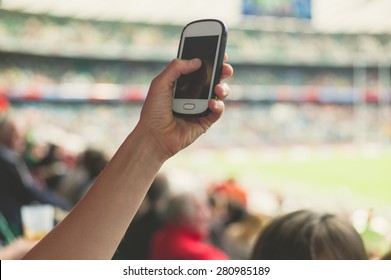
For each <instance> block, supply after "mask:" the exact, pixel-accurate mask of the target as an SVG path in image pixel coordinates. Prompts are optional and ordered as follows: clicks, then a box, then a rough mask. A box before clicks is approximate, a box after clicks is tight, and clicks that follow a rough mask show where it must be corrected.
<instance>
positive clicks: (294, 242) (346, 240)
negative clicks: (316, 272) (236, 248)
mask: <svg viewBox="0 0 391 280" xmlns="http://www.w3.org/2000/svg"><path fill="white" fill-rule="evenodd" d="M252 259H259V260H365V259H368V256H367V253H366V250H365V247H364V243H363V241H362V239H361V236H360V235H359V233H358V232H357V231H356V230H355V228H354V227H353V226H352V225H351V224H350V223H349V222H346V221H343V220H341V219H339V218H337V217H336V216H334V215H331V214H320V213H316V212H313V211H309V210H300V211H295V212H292V213H288V214H286V215H283V216H281V217H278V218H276V219H274V220H273V221H272V222H271V223H270V224H268V225H267V226H266V227H265V228H264V229H263V230H262V233H261V234H260V236H259V238H258V240H257V241H256V244H255V247H254V250H253V253H252Z"/></svg>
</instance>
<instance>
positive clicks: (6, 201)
mask: <svg viewBox="0 0 391 280" xmlns="http://www.w3.org/2000/svg"><path fill="white" fill-rule="evenodd" d="M22 150H23V137H22V135H21V133H20V131H19V129H18V127H17V126H16V124H15V123H14V122H13V121H12V120H10V119H6V118H5V119H1V120H0V182H1V183H0V212H1V213H2V214H3V215H4V217H5V218H6V220H7V222H8V223H9V224H10V227H11V228H13V229H15V230H17V231H19V234H21V233H22V223H21V217H20V207H21V206H22V205H25V204H30V203H32V202H41V203H48V204H52V205H54V206H57V207H59V208H61V209H64V210H69V209H70V204H69V203H68V202H67V201H66V200H64V199H63V198H62V197H60V196H59V195H57V194H56V193H54V192H52V191H50V190H49V189H48V188H47V186H45V185H43V184H41V183H40V182H39V181H37V180H35V178H34V177H33V176H32V175H31V173H30V171H29V170H28V168H27V166H26V164H25V162H24V161H23V159H22V158H21V152H22ZM17 235H18V234H17Z"/></svg>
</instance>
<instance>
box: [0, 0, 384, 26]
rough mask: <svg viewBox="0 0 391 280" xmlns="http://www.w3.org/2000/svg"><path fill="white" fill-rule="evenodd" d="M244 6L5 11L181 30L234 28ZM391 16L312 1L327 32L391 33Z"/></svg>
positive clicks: (365, 0)
mask: <svg viewBox="0 0 391 280" xmlns="http://www.w3.org/2000/svg"><path fill="white" fill-rule="evenodd" d="M242 1H243V0H213V1H211V0H197V1H191V2H190V1H186V0H163V1H156V0H110V1H101V0H66V1H64V0H38V1H37V0H0V2H1V7H2V8H3V9H7V10H18V11H23V12H28V13H40V14H41V13H45V14H51V15H55V16H65V17H75V18H84V19H85V18H87V19H98V20H114V21H139V22H152V23H173V24H181V25H182V24H185V23H187V22H189V21H191V20H194V19H198V18H207V17H214V18H220V19H222V20H224V21H225V22H226V23H227V24H228V25H229V26H237V25H239V24H241V23H242V22H243V21H242V19H243V16H242V9H241V5H242ZM287 1H289V0H287ZM390 13H391V1H390V0H312V26H313V27H314V29H315V30H319V31H322V32H347V33H349V32H352V33H361V32H365V33H367V32H368V33H391V16H390Z"/></svg>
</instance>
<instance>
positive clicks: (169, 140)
mask: <svg viewBox="0 0 391 280" xmlns="http://www.w3.org/2000/svg"><path fill="white" fill-rule="evenodd" d="M226 60H227V55H225V57H224V61H226ZM200 67H201V61H200V60H199V59H197V58H196V59H192V60H180V59H175V60H173V61H172V62H171V63H170V64H169V65H168V66H167V67H166V68H165V69H164V70H163V71H162V72H161V73H160V74H159V75H158V76H157V77H156V78H155V79H154V80H153V81H152V83H151V86H150V88H149V91H148V96H147V98H146V100H145V104H144V106H143V109H142V111H141V117H140V121H139V123H138V124H137V127H136V129H142V130H144V131H145V132H146V133H148V134H149V135H150V137H152V138H153V139H154V140H155V143H156V145H158V146H160V149H159V150H160V151H161V152H162V154H161V156H162V159H168V158H169V157H171V156H173V155H174V154H176V153H177V152H179V151H180V150H182V149H184V148H185V147H187V146H188V145H190V144H191V143H193V142H194V141H195V140H196V139H197V138H198V137H199V136H200V135H201V134H202V133H205V132H206V131H207V130H208V129H209V127H211V126H212V124H213V123H215V122H216V121H217V120H218V119H219V118H220V117H221V115H222V114H223V112H224V109H225V106H224V102H223V101H224V99H225V98H226V97H227V96H228V94H229V91H230V88H229V86H228V85H227V84H225V83H220V84H218V85H216V87H215V94H216V97H217V98H216V99H211V100H209V109H210V111H211V112H210V113H209V114H208V115H206V116H203V117H194V118H180V117H177V116H174V115H173V113H172V98H173V88H174V84H175V81H176V80H177V79H178V78H179V77H180V76H181V75H183V74H189V73H191V72H193V71H196V70H197V69H198V68H200ZM232 75H233V68H232V66H231V65H229V64H226V63H224V64H223V68H222V75H221V82H222V81H223V80H225V79H227V78H229V77H231V76H232Z"/></svg>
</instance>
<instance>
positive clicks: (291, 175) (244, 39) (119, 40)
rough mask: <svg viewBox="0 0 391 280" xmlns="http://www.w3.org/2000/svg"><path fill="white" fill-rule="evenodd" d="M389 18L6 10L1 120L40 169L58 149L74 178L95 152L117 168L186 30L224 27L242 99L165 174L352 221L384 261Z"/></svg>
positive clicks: (371, 11) (27, 0) (123, 3)
mask: <svg viewBox="0 0 391 280" xmlns="http://www.w3.org/2000/svg"><path fill="white" fill-rule="evenodd" d="M390 12H391V1H389V0H344V1H338V0H278V1H277V0H275V1H271V0H214V1H210V0H197V1H183V0H165V1H152V0H111V1H95V0H84V1H77V0H67V1H60V0H39V1H32V0H1V1H0V111H1V114H9V115H12V116H13V118H15V119H16V120H17V122H18V125H19V126H20V127H22V128H23V130H24V132H25V133H26V140H27V142H28V144H29V147H30V149H31V150H30V151H31V152H30V154H29V156H30V160H32V161H34V160H35V161H37V160H38V159H41V158H43V157H44V155H45V153H46V152H47V151H48V149H49V147H50V146H51V145H55V146H56V147H59V149H60V150H61V155H62V157H61V160H62V163H63V165H61V171H60V173H61V174H63V175H64V174H65V173H67V172H68V169H70V168H71V167H72V165H74V164H75V161H76V159H77V158H78V157H79V156H80V154H82V153H83V152H85V151H86V150H87V149H91V148H93V149H95V150H99V151H101V152H102V153H104V154H105V155H106V156H107V157H108V158H110V157H111V156H112V155H113V153H114V152H115V150H116V149H117V148H118V147H119V145H120V144H121V143H122V141H123V140H124V139H125V137H126V136H127V134H128V133H129V132H130V131H131V130H132V128H133V127H134V126H135V124H136V122H137V120H138V117H139V113H140V109H141V106H142V104H143V101H144V98H145V96H146V93H147V90H148V87H149V83H150V81H151V80H152V79H153V78H154V77H155V76H156V75H157V74H158V73H159V72H160V71H161V70H162V69H163V68H164V67H165V66H166V65H167V64H168V63H169V62H170V61H171V60H172V59H173V58H174V57H175V56H176V53H177V48H178V44H179V38H180V33H181V30H182V28H183V26H184V25H185V24H187V23H188V22H190V21H192V20H196V19H200V18H219V19H221V20H223V21H225V23H226V24H227V26H228V28H229V35H228V46H227V53H228V55H229V63H231V64H232V66H233V67H234V70H235V74H234V76H233V77H232V78H231V79H230V80H229V81H228V83H229V84H230V86H231V89H232V93H231V95H230V97H229V100H228V101H227V110H226V113H225V114H224V117H223V119H222V120H221V121H220V122H219V123H218V124H216V125H215V126H214V127H213V129H211V130H210V131H209V132H208V133H207V134H206V135H203V136H202V137H201V139H199V141H198V142H196V143H195V144H194V145H192V146H191V147H189V148H187V149H186V150H184V151H182V152H181V153H180V154H178V155H177V156H175V157H174V158H172V159H170V161H169V162H167V163H166V165H165V166H164V167H163V171H164V172H165V173H166V174H167V175H168V177H169V180H170V182H171V185H172V186H173V188H174V189H175V190H178V191H179V190H207V189H208V188H209V187H210V186H212V185H214V184H218V183H220V182H224V181H225V180H229V179H235V180H236V181H237V182H238V184H239V185H240V187H241V188H242V189H243V190H245V192H246V194H247V197H248V205H249V207H250V208H251V209H252V210H253V211H257V212H260V213H264V214H265V215H269V216H274V215H277V214H279V213H282V212H287V211H291V210H295V209H299V208H305V207H307V208H317V209H324V210H329V211H333V212H338V213H343V214H345V215H348V216H349V217H350V218H351V220H352V221H353V223H354V225H355V226H356V228H357V229H359V231H360V232H361V233H362V234H363V236H365V235H368V236H370V238H369V239H370V241H368V242H372V241H373V240H375V241H373V242H372V243H371V244H374V245H371V246H373V248H374V249H373V250H374V251H376V250H379V251H384V249H385V248H388V247H387V246H384V244H388V243H389V241H390V239H391V224H390V222H391V172H390V170H391V169H390V166H391V150H390V142H391V107H390V106H391V17H390ZM0 184H1V182H0ZM379 244H381V245H379Z"/></svg>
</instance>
